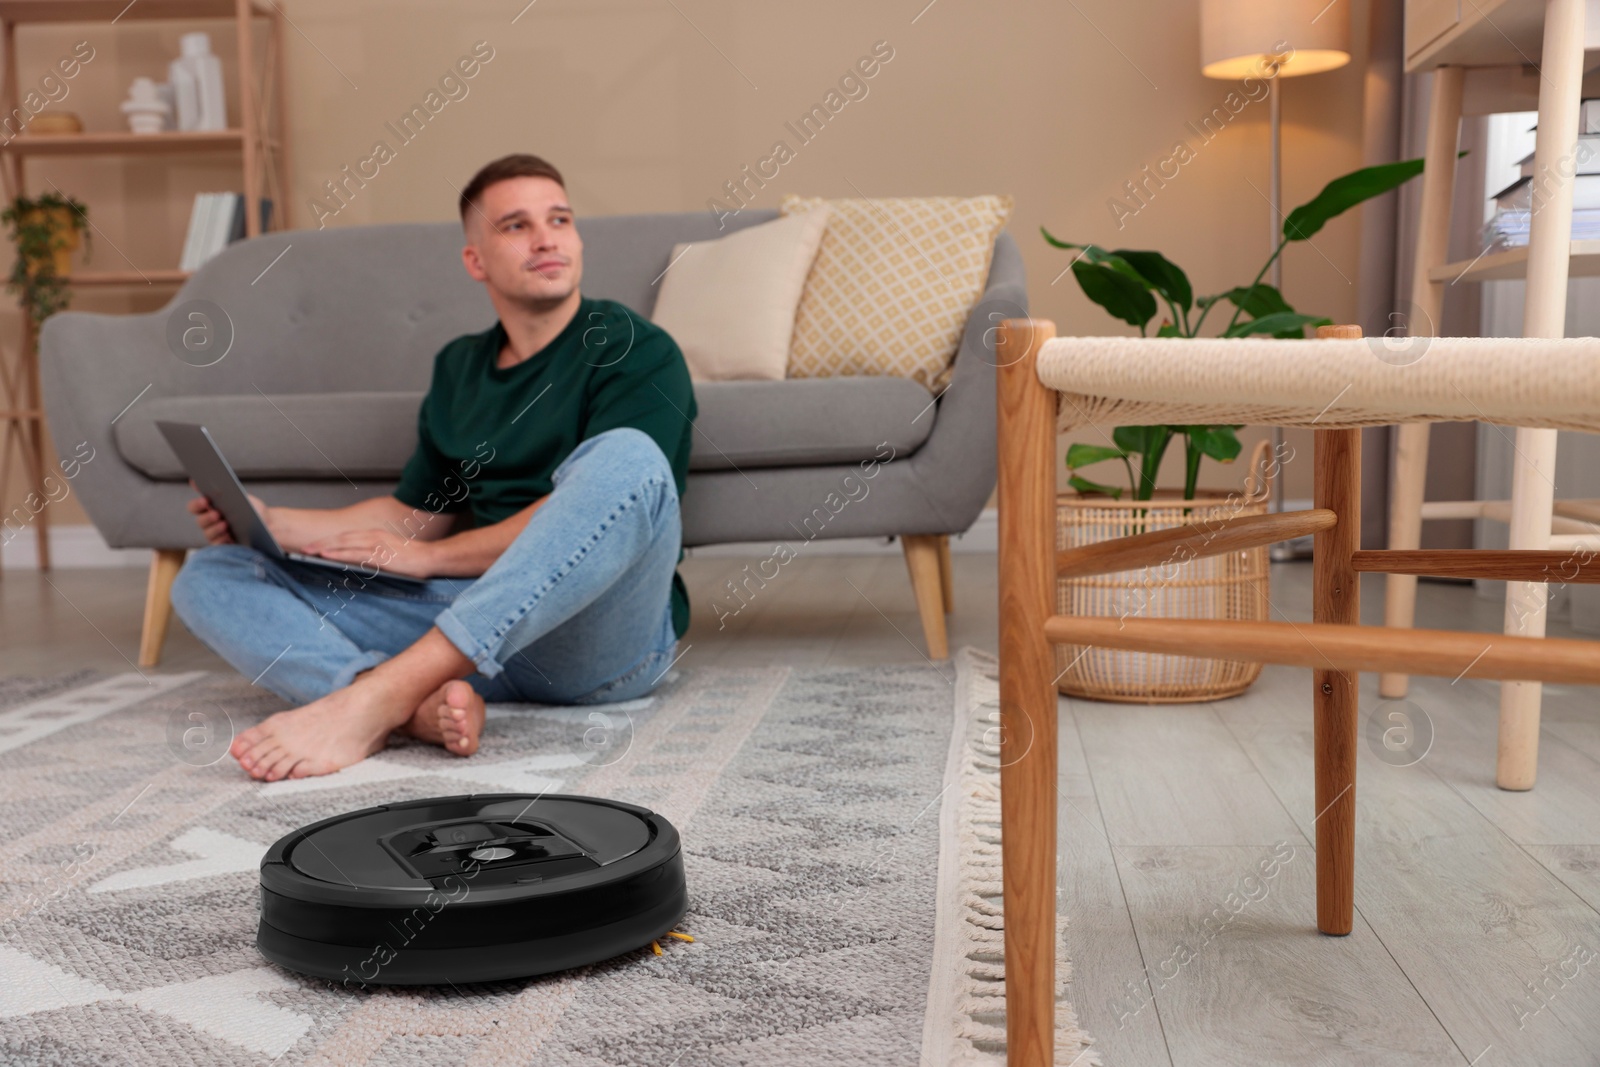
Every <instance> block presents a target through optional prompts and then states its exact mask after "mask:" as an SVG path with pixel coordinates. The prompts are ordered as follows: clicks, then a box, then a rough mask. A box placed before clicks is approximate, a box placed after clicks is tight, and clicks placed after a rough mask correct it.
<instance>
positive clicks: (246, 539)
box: [156, 420, 427, 585]
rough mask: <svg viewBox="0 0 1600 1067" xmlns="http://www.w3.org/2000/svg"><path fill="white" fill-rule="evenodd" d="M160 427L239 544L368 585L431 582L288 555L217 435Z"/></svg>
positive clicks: (186, 426) (179, 425)
mask: <svg viewBox="0 0 1600 1067" xmlns="http://www.w3.org/2000/svg"><path fill="white" fill-rule="evenodd" d="M156 428H157V429H159V430H160V431H161V436H163V437H165V438H166V439H167V444H169V445H171V446H172V451H173V452H175V453H177V456H178V462H180V463H182V464H183V469H184V470H186V471H188V472H189V477H190V478H191V479H193V481H194V484H195V488H196V489H198V490H199V491H200V493H201V495H203V496H205V497H206V498H207V499H209V500H210V501H211V506H212V507H214V508H216V509H217V511H219V512H221V514H222V517H223V518H224V519H226V520H227V521H228V529H229V531H230V532H231V533H232V534H233V539H234V540H235V541H237V542H238V543H239V544H241V545H249V546H250V547H251V548H253V549H255V550H256V551H257V552H260V553H261V554H262V555H264V556H268V557H270V558H272V559H275V560H280V561H281V560H293V561H294V562H295V563H301V564H304V565H305V566H308V567H319V568H322V569H324V570H329V571H338V572H340V573H342V574H346V575H350V574H354V575H358V576H359V577H360V578H361V580H362V581H372V580H374V579H375V578H381V579H386V580H388V581H393V582H411V583H414V584H417V585H422V584H424V583H425V582H426V581H427V579H426V578H413V577H411V576H410V575H407V574H394V573H392V572H389V571H379V572H378V574H377V575H373V574H372V573H370V572H371V571H372V570H373V569H374V567H375V566H376V565H375V564H373V565H367V564H360V565H352V564H349V563H342V562H340V561H339V560H336V559H323V558H322V557H321V556H307V555H304V554H303V553H300V552H285V551H284V550H283V547H282V546H281V545H279V544H278V541H277V539H276V538H275V537H273V536H272V531H270V530H268V529H267V524H266V523H265V522H263V521H262V520H261V515H260V513H259V512H257V511H256V509H255V505H253V504H251V503H250V498H249V497H248V496H246V495H245V491H244V486H243V485H241V484H240V482H239V476H238V475H237V474H235V473H234V472H233V467H232V465H231V464H229V463H228V460H227V457H225V456H224V455H223V454H222V449H220V448H218V447H217V443H216V442H215V441H214V440H212V439H211V434H210V433H209V432H208V431H207V430H206V428H205V427H204V426H202V425H200V424H199V423H196V422H165V421H161V420H157V421H156Z"/></svg>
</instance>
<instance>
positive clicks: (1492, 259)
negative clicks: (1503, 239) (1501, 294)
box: [1428, 241, 1600, 283]
mask: <svg viewBox="0 0 1600 1067" xmlns="http://www.w3.org/2000/svg"><path fill="white" fill-rule="evenodd" d="M1567 272H1568V273H1569V274H1570V275H1571V276H1572V277H1574V278H1594V277H1600V241H1573V242H1572V251H1571V264H1570V266H1569V267H1568V268H1567ZM1527 276H1528V246H1527V245H1521V246H1519V247H1516V248H1506V249H1501V250H1499V251H1495V252H1489V253H1486V254H1485V255H1482V256H1479V257H1478V258H1477V259H1464V260H1461V261H1459V262H1457V263H1445V264H1443V265H1441V266H1436V267H1430V268H1428V280H1429V281H1434V282H1445V283H1451V282H1456V281H1463V282H1500V281H1505V280H1506V279H1508V278H1526V277H1527Z"/></svg>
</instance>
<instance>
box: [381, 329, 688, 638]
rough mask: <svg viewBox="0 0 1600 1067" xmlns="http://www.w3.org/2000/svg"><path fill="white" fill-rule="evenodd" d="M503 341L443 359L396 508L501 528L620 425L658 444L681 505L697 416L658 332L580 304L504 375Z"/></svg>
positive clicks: (477, 338) (679, 360)
mask: <svg viewBox="0 0 1600 1067" xmlns="http://www.w3.org/2000/svg"><path fill="white" fill-rule="evenodd" d="M505 343H506V332H505V328H504V327H503V326H501V325H500V323H498V322H496V323H495V324H494V326H493V327H491V328H490V329H488V330H485V331H484V332H483V333H475V334H468V335H467V336H465V337H458V338H456V339H455V340H454V341H451V342H450V343H449V344H447V345H445V346H444V348H443V349H441V350H440V352H439V355H438V356H437V357H436V358H435V359H434V363H433V382H432V384H431V385H430V386H429V388H428V395H427V396H425V397H424V398H423V400H422V409H421V411H419V412H418V415H417V450H416V452H415V453H414V454H413V455H412V457H411V459H410V461H409V462H407V463H406V467H405V470H404V471H403V472H402V473H401V475H400V484H399V486H397V487H396V488H395V490H394V495H395V497H396V499H398V500H399V501H400V502H401V503H403V504H406V505H408V506H410V507H413V508H423V509H426V510H428V511H433V512H441V511H442V512H469V513H470V514H471V515H472V519H473V521H474V523H475V524H476V525H478V526H487V525H489V524H491V523H496V522H500V521H502V520H504V519H507V518H510V517H511V516H512V515H515V514H516V513H517V512H519V511H521V510H522V509H523V508H525V507H527V506H528V505H529V504H532V503H533V502H534V501H535V500H538V499H539V498H540V497H542V496H545V495H546V494H548V493H549V492H550V490H551V489H552V488H553V487H552V484H551V481H550V476H551V475H552V474H554V473H555V469H556V468H557V467H558V466H560V465H561V462H562V460H564V459H566V458H567V456H568V455H570V454H571V452H572V450H573V449H575V448H577V447H578V444H579V443H580V442H582V441H586V440H588V439H589V438H591V437H593V436H595V435H596V434H598V433H603V432H604V431H606V430H612V429H616V428H617V427H619V426H632V427H634V428H636V429H638V430H642V431H644V432H645V433H647V434H649V435H650V437H651V438H652V439H653V440H654V441H655V442H656V444H657V445H659V446H660V447H661V451H662V453H663V454H665V455H666V457H667V461H668V463H670V464H671V466H672V477H673V480H674V481H675V482H676V483H677V487H678V497H679V499H680V500H681V499H682V497H683V492H684V483H685V479H686V477H687V475H688V471H689V447H690V444H691V443H692V438H693V434H694V428H693V421H694V417H695V414H696V408H695V402H694V389H693V387H692V386H691V385H690V383H689V368H688V366H687V365H686V364H685V363H684V361H683V353H681V352H680V351H679V350H678V346H677V344H676V343H675V342H674V341H673V340H672V338H671V337H669V336H668V335H667V333H666V331H664V330H662V329H660V328H659V327H657V326H655V325H654V324H652V323H650V322H648V321H647V320H645V319H643V318H640V317H639V316H638V315H635V314H634V313H633V312H632V311H629V310H628V309H627V308H625V307H623V306H622V305H621V304H618V303H616V302H615V301H611V300H589V299H584V300H583V301H582V302H581V303H580V304H579V306H578V313H577V314H576V315H575V316H573V319H572V321H571V322H570V323H568V324H567V327H566V328H565V329H564V330H562V331H561V333H560V334H558V335H557V336H556V338H555V339H554V340H553V341H551V342H550V343H549V344H548V345H546V346H545V347H544V348H543V349H541V350H540V351H538V352H536V353H534V354H533V355H532V356H530V357H529V358H527V359H525V360H523V361H522V362H521V363H518V364H517V365H516V366H514V367H506V368H504V369H502V368H499V367H496V366H495V361H496V359H497V358H498V357H499V354H500V350H501V348H502V347H503V346H504V345H505ZM678 559H679V560H682V559H683V553H682V551H681V550H680V551H679V553H678ZM672 625H673V629H674V630H675V631H676V632H677V634H678V636H679V637H682V636H683V634H684V632H685V631H686V630H688V628H689V594H688V590H687V589H686V588H685V587H684V584H683V579H682V578H681V577H680V576H679V575H678V574H676V573H674V574H673V576H672Z"/></svg>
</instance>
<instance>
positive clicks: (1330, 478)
mask: <svg viewBox="0 0 1600 1067" xmlns="http://www.w3.org/2000/svg"><path fill="white" fill-rule="evenodd" d="M1315 464H1316V469H1315V472H1314V474H1313V481H1314V482H1315V496H1316V504H1315V506H1316V507H1319V508H1327V509H1328V510H1330V511H1332V512H1333V513H1334V514H1335V515H1337V516H1338V517H1339V519H1338V524H1337V525H1335V526H1334V527H1333V528H1332V529H1329V530H1323V531H1320V532H1319V533H1318V534H1317V535H1316V541H1315V545H1314V549H1313V553H1314V556H1313V560H1312V565H1311V566H1312V576H1311V581H1312V621H1313V622H1322V623H1326V622H1332V623H1344V624H1346V625H1356V624H1359V623H1360V621H1361V582H1360V578H1361V576H1360V575H1358V574H1357V573H1356V571H1355V567H1354V565H1353V562H1352V558H1351V557H1352V556H1353V555H1354V554H1355V552H1356V550H1357V549H1358V548H1360V547H1361V431H1360V430H1318V431H1317V433H1316V460H1315ZM1360 678H1361V675H1360V673H1359V672H1357V671H1337V670H1317V671H1313V672H1312V676H1311V681H1312V691H1311V706H1312V709H1313V710H1312V715H1313V725H1312V733H1313V744H1314V747H1315V753H1316V754H1315V756H1314V757H1313V759H1314V765H1315V776H1316V815H1315V824H1316V842H1317V929H1319V930H1321V931H1322V932H1323V933H1325V934H1340V935H1342V934H1348V933H1349V932H1350V930H1351V927H1352V926H1353V924H1354V921H1355V877H1356V871H1355V855H1356V818H1355V812H1356V736H1357V731H1358V727H1359V721H1358V718H1359V717H1358V714H1357V699H1358V697H1357V686H1358V683H1359V681H1360Z"/></svg>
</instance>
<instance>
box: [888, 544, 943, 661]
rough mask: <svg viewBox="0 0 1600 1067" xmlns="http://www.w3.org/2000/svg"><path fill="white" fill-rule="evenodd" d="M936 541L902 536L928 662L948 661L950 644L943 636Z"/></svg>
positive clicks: (941, 599)
mask: <svg viewBox="0 0 1600 1067" xmlns="http://www.w3.org/2000/svg"><path fill="white" fill-rule="evenodd" d="M938 540H939V539H938V538H937V537H935V536H933V535H932V534H902V535H901V537H900V544H901V547H902V548H903V549H904V550H905V554H906V569H907V570H909V571H910V572H911V591H912V592H913V593H915V594H916V597H917V614H919V615H921V616H922V635H923V637H925V638H926V639H927V641H928V658H929V659H948V658H949V657H950V642H949V640H948V639H947V638H946V637H945V632H944V593H943V592H942V591H941V586H942V585H943V582H942V580H941V578H940V567H939V545H938Z"/></svg>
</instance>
